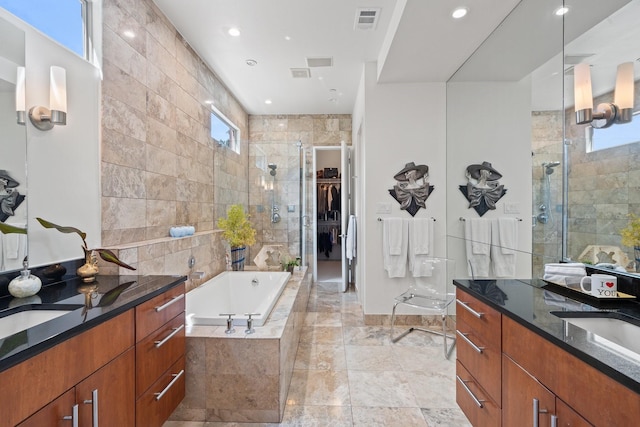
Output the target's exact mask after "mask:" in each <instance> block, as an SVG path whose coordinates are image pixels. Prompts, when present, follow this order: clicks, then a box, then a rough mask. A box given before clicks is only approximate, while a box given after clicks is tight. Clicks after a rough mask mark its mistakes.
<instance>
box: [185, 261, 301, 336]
mask: <svg viewBox="0 0 640 427" xmlns="http://www.w3.org/2000/svg"><path fill="white" fill-rule="evenodd" d="M289 277H290V273H287V272H284V271H277V272H276V271H225V272H223V273H221V274H219V275H217V276H216V277H214V278H213V279H211V280H207V281H206V282H205V283H203V284H202V285H200V286H199V287H198V288H197V289H194V290H193V291H192V292H189V294H188V295H187V305H186V311H187V324H188V325H202V326H206V325H209V326H222V325H227V321H228V319H231V320H232V321H233V320H234V319H235V323H236V324H237V323H240V324H241V325H242V324H243V323H244V325H246V324H247V319H248V315H251V324H252V326H262V325H264V323H265V322H266V320H267V318H268V317H269V314H270V313H271V309H272V308H273V306H274V305H275V303H276V302H277V300H278V298H280V294H281V293H282V291H283V290H284V288H285V286H286V285H287V281H288V280H289ZM244 329H246V327H245V326H243V327H242V328H238V331H241V330H244Z"/></svg>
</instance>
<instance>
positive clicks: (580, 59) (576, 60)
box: [564, 53, 593, 65]
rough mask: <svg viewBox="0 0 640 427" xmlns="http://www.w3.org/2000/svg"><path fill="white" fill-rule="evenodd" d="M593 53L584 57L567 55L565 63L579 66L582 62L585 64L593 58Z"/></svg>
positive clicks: (583, 55)
mask: <svg viewBox="0 0 640 427" xmlns="http://www.w3.org/2000/svg"><path fill="white" fill-rule="evenodd" d="M592 56H593V53H586V54H582V55H566V56H565V57H564V63H565V64H567V65H578V64H580V63H581V62H584V60H585V59H587V58H591V57H592Z"/></svg>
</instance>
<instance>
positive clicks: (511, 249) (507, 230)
mask: <svg viewBox="0 0 640 427" xmlns="http://www.w3.org/2000/svg"><path fill="white" fill-rule="evenodd" d="M498 231H499V238H500V249H501V251H502V253H503V254H504V255H513V254H515V253H516V251H515V249H516V248H517V247H518V220H517V219H515V218H498Z"/></svg>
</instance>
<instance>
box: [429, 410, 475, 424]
mask: <svg viewBox="0 0 640 427" xmlns="http://www.w3.org/2000/svg"><path fill="white" fill-rule="evenodd" d="M422 415H423V416H424V419H425V420H426V421H427V425H428V426H429V427H471V424H470V423H469V420H467V417H465V415H464V414H463V413H462V410H460V408H458V407H456V408H453V409H424V408H423V409H422Z"/></svg>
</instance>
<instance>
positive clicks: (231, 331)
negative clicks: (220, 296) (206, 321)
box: [218, 313, 236, 334]
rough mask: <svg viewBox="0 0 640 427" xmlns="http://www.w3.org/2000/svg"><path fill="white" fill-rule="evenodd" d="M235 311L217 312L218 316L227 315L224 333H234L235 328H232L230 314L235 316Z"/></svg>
mask: <svg viewBox="0 0 640 427" xmlns="http://www.w3.org/2000/svg"><path fill="white" fill-rule="evenodd" d="M235 315H236V314H235V313H220V314H218V316H229V317H228V318H227V329H225V330H224V333H225V334H232V333H234V332H235V331H236V330H235V329H233V318H232V317H231V316H235Z"/></svg>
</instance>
